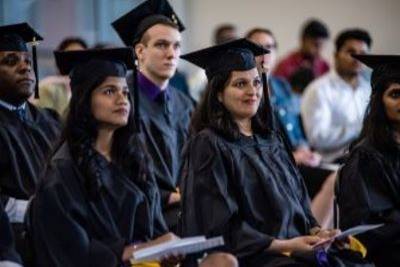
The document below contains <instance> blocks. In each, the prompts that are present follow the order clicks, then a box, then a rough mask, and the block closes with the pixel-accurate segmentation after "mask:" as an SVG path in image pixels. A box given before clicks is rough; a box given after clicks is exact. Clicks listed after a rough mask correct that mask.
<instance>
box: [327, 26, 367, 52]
mask: <svg viewBox="0 0 400 267" xmlns="http://www.w3.org/2000/svg"><path fill="white" fill-rule="evenodd" d="M347 40H359V41H362V42H364V43H366V44H367V46H368V48H371V45H372V39H371V36H370V35H369V33H368V32H367V31H365V30H363V29H349V30H345V31H342V32H341V33H339V35H338V36H337V37H336V41H335V49H336V52H338V51H339V50H340V49H341V48H342V46H343V45H344V43H345V42H346V41H347Z"/></svg>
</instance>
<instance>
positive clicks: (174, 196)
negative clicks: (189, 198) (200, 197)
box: [168, 188, 181, 205]
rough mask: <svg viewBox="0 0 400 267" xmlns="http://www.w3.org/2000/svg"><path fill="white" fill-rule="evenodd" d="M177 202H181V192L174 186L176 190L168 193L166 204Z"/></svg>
mask: <svg viewBox="0 0 400 267" xmlns="http://www.w3.org/2000/svg"><path fill="white" fill-rule="evenodd" d="M178 202H181V193H180V192H179V188H176V192H173V193H171V194H170V195H169V198H168V205H172V204H175V203H178Z"/></svg>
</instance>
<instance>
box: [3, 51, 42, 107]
mask: <svg viewBox="0 0 400 267" xmlns="http://www.w3.org/2000/svg"><path fill="white" fill-rule="evenodd" d="M35 82H36V80H35V75H34V72H33V69H32V59H31V55H30V54H29V53H28V52H15V51H2V52H0V98H1V99H3V100H5V101H7V102H9V103H12V104H19V103H22V102H24V101H26V100H27V99H28V98H29V97H30V96H31V95H32V94H33V91H34V87H35Z"/></svg>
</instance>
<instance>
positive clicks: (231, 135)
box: [190, 72, 271, 140]
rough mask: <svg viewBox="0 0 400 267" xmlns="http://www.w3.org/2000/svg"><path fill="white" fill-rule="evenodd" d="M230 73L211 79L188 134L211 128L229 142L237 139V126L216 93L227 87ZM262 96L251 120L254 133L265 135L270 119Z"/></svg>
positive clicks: (219, 74)
mask: <svg viewBox="0 0 400 267" xmlns="http://www.w3.org/2000/svg"><path fill="white" fill-rule="evenodd" d="M230 78H231V72H220V73H218V74H216V75H215V76H214V77H212V78H211V80H210V81H209V83H208V85H207V88H206V90H205V92H204V95H203V98H202V99H201V101H200V104H199V105H198V107H197V108H196V110H195V111H194V113H193V117H192V120H191V124H190V134H196V133H198V132H200V131H201V130H203V129H205V128H211V129H213V130H214V131H216V132H217V133H219V134H221V135H222V136H224V137H225V138H227V139H229V140H235V139H237V138H239V136H240V131H239V127H238V125H237V124H236V123H235V121H234V120H233V118H232V115H231V113H230V112H229V111H228V110H227V109H226V108H225V106H224V105H223V104H222V103H221V102H219V100H218V93H219V92H222V91H223V90H224V89H225V87H226V86H227V85H228V83H229V81H230ZM264 102H265V101H264V96H263V99H262V101H261V103H260V106H259V108H258V111H257V113H256V115H255V116H254V117H253V118H252V127H253V132H254V133H259V134H262V135H266V134H269V133H270V130H271V129H270V128H269V127H268V125H271V122H270V118H269V116H268V113H267V112H266V109H265V104H264Z"/></svg>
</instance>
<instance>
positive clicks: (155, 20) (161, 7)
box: [111, 0, 185, 46]
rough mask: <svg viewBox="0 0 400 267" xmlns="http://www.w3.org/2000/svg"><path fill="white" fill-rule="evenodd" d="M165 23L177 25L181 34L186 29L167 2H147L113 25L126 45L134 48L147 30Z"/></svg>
mask: <svg viewBox="0 0 400 267" xmlns="http://www.w3.org/2000/svg"><path fill="white" fill-rule="evenodd" d="M163 22H173V23H175V24H176V25H177V26H178V29H179V31H180V32H181V31H183V30H184V29H185V26H184V25H183V24H182V22H181V20H180V19H179V18H178V16H177V15H176V13H175V12H174V10H173V9H172V7H171V6H170V4H169V3H168V2H167V1H166V0H147V1H146V2H144V3H142V4H140V5H139V6H137V7H135V8H134V9H132V10H131V11H129V12H128V13H127V14H125V15H123V16H122V17H120V18H118V19H117V20H115V21H114V22H112V23H111V25H112V26H113V27H114V29H115V31H116V32H117V33H118V35H119V37H120V38H121V39H122V41H123V42H124V44H125V45H127V46H132V45H134V44H136V43H137V42H139V41H140V39H141V37H142V35H143V33H144V32H145V31H146V30H147V29H149V28H150V27H152V26H154V25H156V24H159V23H163Z"/></svg>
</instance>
